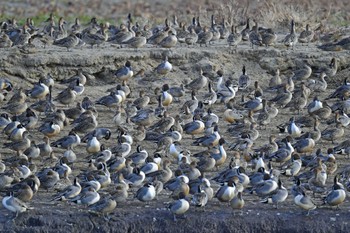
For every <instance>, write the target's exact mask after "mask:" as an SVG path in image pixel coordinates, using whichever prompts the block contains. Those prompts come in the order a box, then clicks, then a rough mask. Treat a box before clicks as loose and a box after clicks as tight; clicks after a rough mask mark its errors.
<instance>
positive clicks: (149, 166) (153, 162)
mask: <svg viewBox="0 0 350 233" xmlns="http://www.w3.org/2000/svg"><path fill="white" fill-rule="evenodd" d="M161 161H162V157H161V155H160V154H159V153H155V154H154V156H153V158H151V157H149V156H148V157H147V158H146V164H144V165H143V166H142V167H141V171H143V172H144V173H145V175H146V176H147V174H149V173H151V172H155V171H158V170H159V167H160V163H161Z"/></svg>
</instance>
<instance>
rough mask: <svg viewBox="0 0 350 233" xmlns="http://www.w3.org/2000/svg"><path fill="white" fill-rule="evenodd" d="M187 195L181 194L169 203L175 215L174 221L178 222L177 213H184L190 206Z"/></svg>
mask: <svg viewBox="0 0 350 233" xmlns="http://www.w3.org/2000/svg"><path fill="white" fill-rule="evenodd" d="M185 197H186V195H185V194H184V193H180V194H179V199H178V200H176V201H174V202H173V203H171V204H170V205H169V209H170V211H171V212H172V214H173V216H174V221H175V222H176V221H177V219H176V216H177V215H184V214H185V213H186V212H187V210H188V209H189V208H190V204H189V202H188V201H187V200H186V199H185Z"/></svg>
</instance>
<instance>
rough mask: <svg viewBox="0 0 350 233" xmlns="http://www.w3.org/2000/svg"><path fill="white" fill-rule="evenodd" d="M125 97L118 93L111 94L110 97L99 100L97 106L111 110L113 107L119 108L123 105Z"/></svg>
mask: <svg viewBox="0 0 350 233" xmlns="http://www.w3.org/2000/svg"><path fill="white" fill-rule="evenodd" d="M122 101H123V97H122V96H121V95H119V94H117V93H116V92H110V94H109V95H106V96H102V97H101V98H99V99H98V100H97V101H96V102H95V104H97V105H103V106H106V107H108V108H109V109H111V107H115V106H118V105H120V104H121V103H122Z"/></svg>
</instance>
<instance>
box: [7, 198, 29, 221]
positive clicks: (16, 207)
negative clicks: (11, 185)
mask: <svg viewBox="0 0 350 233" xmlns="http://www.w3.org/2000/svg"><path fill="white" fill-rule="evenodd" d="M2 205H3V206H4V207H5V208H6V209H8V210H9V211H11V212H14V213H15V217H14V218H13V219H15V218H17V216H18V214H19V213H23V212H25V211H26V210H28V209H33V208H32V207H29V206H27V205H26V204H25V203H24V202H23V201H21V200H20V199H18V198H16V197H14V196H13V193H10V196H5V197H3V199H2Z"/></svg>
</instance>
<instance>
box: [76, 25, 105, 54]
mask: <svg viewBox="0 0 350 233" xmlns="http://www.w3.org/2000/svg"><path fill="white" fill-rule="evenodd" d="M92 30H93V29H90V30H89V31H85V32H84V33H82V37H81V39H82V40H83V41H84V42H85V43H86V44H89V45H91V48H93V47H94V45H97V46H99V45H100V44H102V43H103V42H105V41H107V40H108V33H107V27H106V25H104V24H101V34H100V33H93V32H92Z"/></svg>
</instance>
